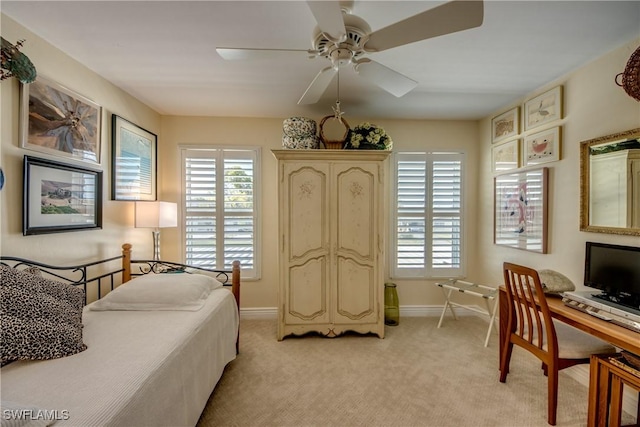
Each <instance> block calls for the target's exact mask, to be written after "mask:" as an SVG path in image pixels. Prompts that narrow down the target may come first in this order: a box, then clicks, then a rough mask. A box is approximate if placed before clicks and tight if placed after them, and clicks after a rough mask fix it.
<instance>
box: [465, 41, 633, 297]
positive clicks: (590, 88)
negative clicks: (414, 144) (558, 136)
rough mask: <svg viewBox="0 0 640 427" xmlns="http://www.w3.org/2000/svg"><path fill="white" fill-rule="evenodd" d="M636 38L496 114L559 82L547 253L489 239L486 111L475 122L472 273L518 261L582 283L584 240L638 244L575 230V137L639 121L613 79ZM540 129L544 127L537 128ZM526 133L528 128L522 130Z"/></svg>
mask: <svg viewBox="0 0 640 427" xmlns="http://www.w3.org/2000/svg"><path fill="white" fill-rule="evenodd" d="M638 45H640V39H638V40H635V41H632V42H630V43H627V44H625V45H624V46H622V47H620V48H619V49H616V50H614V51H613V52H610V53H609V54H607V55H604V56H603V57H601V58H599V59H597V60H596V61H594V62H592V63H590V64H587V65H585V66H584V67H582V68H580V69H579V70H577V71H576V72H574V73H571V74H570V75H568V76H566V77H564V78H561V79H559V80H557V81H555V82H552V83H550V84H548V85H546V86H545V87H542V88H540V89H539V90H536V91H535V92H533V93H531V94H529V95H528V96H527V97H526V98H523V99H521V100H520V102H519V103H516V104H513V105H505V106H504V108H502V109H501V110H500V111H496V112H495V115H497V114H499V113H501V112H503V111H507V110H509V109H510V108H512V107H514V106H517V105H520V106H522V105H523V104H524V102H525V101H526V100H527V99H529V98H531V97H533V96H536V95H538V94H540V93H542V92H544V91H545V90H548V89H551V88H553V87H555V86H557V85H558V84H562V85H563V86H564V107H565V115H564V116H565V118H564V119H563V120H562V121H561V122H560V124H561V125H562V133H563V136H562V139H563V140H562V158H561V160H560V161H558V162H554V163H548V164H546V165H545V166H548V167H549V169H550V175H549V177H550V180H549V183H550V186H549V189H550V192H549V223H548V224H549V229H548V245H549V247H548V251H549V253H548V254H546V255H542V254H536V253H531V252H526V251H521V250H517V249H510V248H503V247H498V246H495V245H493V240H492V238H493V236H492V223H493V181H492V174H491V158H490V153H491V141H490V134H491V131H490V127H491V117H487V118H486V119H484V120H482V122H481V124H480V140H481V145H482V147H483V148H482V150H480V152H481V158H480V159H479V160H480V165H479V168H480V178H481V179H480V184H479V187H478V192H479V197H480V200H481V201H482V203H481V205H480V210H479V212H478V219H479V222H480V223H482V224H484V226H483V227H481V229H480V230H479V234H478V240H477V245H476V246H475V248H474V250H475V251H476V252H478V253H481V254H482V260H481V263H482V265H481V267H482V268H479V269H478V270H477V271H476V272H475V273H476V277H478V278H479V280H482V281H484V282H487V283H501V282H502V263H503V262H504V261H509V262H515V263H520V264H524V265H528V266H531V267H533V268H537V269H543V268H550V269H553V270H557V271H559V272H561V273H563V274H565V275H566V276H567V277H569V278H570V279H571V280H572V281H573V282H574V283H576V285H578V286H579V287H583V286H582V281H583V270H584V247H585V242H586V241H596V242H608V243H613V244H621V245H632V246H640V237H636V236H617V235H611V234H601V233H587V232H582V231H580V227H579V224H580V222H579V216H580V156H579V153H580V142H581V141H584V140H588V139H592V138H597V137H599V136H604V135H608V134H612V133H616V132H622V131H625V130H629V129H633V128H637V127H640V103H639V102H638V101H635V100H634V99H633V98H631V97H630V96H628V95H627V94H626V92H625V91H624V90H623V89H622V88H620V87H618V86H617V85H616V83H615V82H614V77H615V76H616V74H618V73H620V72H622V71H623V70H624V68H625V65H626V63H627V61H628V59H629V57H630V56H631V54H632V53H633V51H634V50H635V49H636V48H637V47H638ZM541 129H544V128H541ZM527 134H529V132H527Z"/></svg>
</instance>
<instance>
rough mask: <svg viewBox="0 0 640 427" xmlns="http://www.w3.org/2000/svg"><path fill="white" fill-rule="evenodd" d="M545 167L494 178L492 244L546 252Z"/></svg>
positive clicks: (546, 177) (546, 179) (547, 174)
mask: <svg viewBox="0 0 640 427" xmlns="http://www.w3.org/2000/svg"><path fill="white" fill-rule="evenodd" d="M548 176H549V171H548V168H540V169H532V170H527V171H522V172H516V173H507V174H502V175H498V176H496V177H495V178H494V203H495V205H494V243H495V244H496V245H501V246H508V247H512V248H516V249H524V250H527V251H532V252H539V253H543V254H546V253H547V181H548Z"/></svg>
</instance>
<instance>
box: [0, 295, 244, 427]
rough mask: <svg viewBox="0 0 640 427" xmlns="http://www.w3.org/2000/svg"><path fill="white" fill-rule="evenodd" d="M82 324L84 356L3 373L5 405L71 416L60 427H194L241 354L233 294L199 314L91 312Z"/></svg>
mask: <svg viewBox="0 0 640 427" xmlns="http://www.w3.org/2000/svg"><path fill="white" fill-rule="evenodd" d="M83 324H84V330H83V340H84V342H85V343H86V344H87V346H88V349H87V350H85V351H84V352H82V353H79V354H76V355H73V356H69V357H65V358H61V359H55V360H47V361H19V362H14V363H11V364H9V365H7V366H5V367H3V368H2V370H1V372H0V384H1V388H2V400H8V401H13V402H19V403H23V404H25V405H32V406H36V407H38V408H40V409H45V410H49V411H57V413H58V414H62V415H65V414H68V419H67V420H59V421H57V422H56V424H55V425H56V426H58V425H65V426H66V425H75V426H193V425H195V424H196V422H197V421H198V418H199V416H200V414H201V412H202V410H203V408H204V406H205V404H206V402H207V399H208V398H209V395H210V394H211V392H212V391H213V388H214V387H215V384H216V383H217V381H218V380H219V379H220V377H221V376H222V372H223V370H224V367H225V366H226V364H227V363H229V362H230V361H231V360H233V359H234V358H235V355H236V347H235V343H236V336H237V332H238V310H237V306H236V303H235V299H234V298H233V295H232V294H231V292H229V291H228V290H227V289H218V290H215V291H213V292H212V293H211V295H210V296H209V298H208V299H207V303H206V305H205V306H204V307H203V308H202V309H201V310H199V311H196V312H192V311H102V312H98V311H91V310H88V308H87V307H85V310H84V313H83ZM65 411H66V412H65ZM61 418H64V417H61Z"/></svg>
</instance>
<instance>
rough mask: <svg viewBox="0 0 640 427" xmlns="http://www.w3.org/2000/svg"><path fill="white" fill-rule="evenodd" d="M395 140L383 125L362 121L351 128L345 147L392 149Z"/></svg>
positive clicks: (353, 148)
mask: <svg viewBox="0 0 640 427" xmlns="http://www.w3.org/2000/svg"><path fill="white" fill-rule="evenodd" d="M392 147H393V141H392V140H391V137H390V136H389V135H387V133H386V132H385V131H384V129H382V128H381V127H379V126H377V125H374V124H372V123H368V122H364V123H360V124H359V125H357V126H356V127H354V128H353V129H351V130H349V135H347V141H346V143H345V146H344V148H345V149H348V150H349V149H351V150H358V149H359V150H391V148H392Z"/></svg>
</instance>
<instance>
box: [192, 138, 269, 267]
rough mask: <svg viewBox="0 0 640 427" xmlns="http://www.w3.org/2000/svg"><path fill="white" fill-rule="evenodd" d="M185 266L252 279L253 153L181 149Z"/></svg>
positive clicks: (255, 203)
mask: <svg viewBox="0 0 640 427" xmlns="http://www.w3.org/2000/svg"><path fill="white" fill-rule="evenodd" d="M181 152H182V167H183V193H182V194H183V198H184V199H183V224H182V227H183V236H184V259H185V263H187V264H190V265H197V266H201V267H206V268H213V269H225V270H227V269H231V264H232V262H233V261H234V260H239V261H240V262H241V263H242V275H243V277H244V278H255V277H257V271H258V269H257V262H256V259H257V254H256V252H257V248H258V244H257V238H256V236H258V231H257V224H259V221H258V212H257V206H259V204H258V201H257V191H256V188H257V186H256V177H257V176H258V174H257V170H258V164H257V159H258V158H259V157H258V150H252V149H246V150H240V149H215V148H211V149H201V148H183V149H181Z"/></svg>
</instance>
